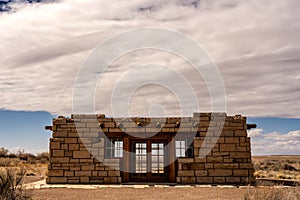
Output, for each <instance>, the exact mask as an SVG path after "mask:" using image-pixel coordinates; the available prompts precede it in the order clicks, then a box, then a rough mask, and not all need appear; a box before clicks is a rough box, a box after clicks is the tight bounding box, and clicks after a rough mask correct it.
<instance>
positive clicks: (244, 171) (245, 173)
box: [233, 169, 249, 176]
mask: <svg viewBox="0 0 300 200" xmlns="http://www.w3.org/2000/svg"><path fill="white" fill-rule="evenodd" d="M248 175H249V173H248V170H247V169H235V170H233V176H248Z"/></svg>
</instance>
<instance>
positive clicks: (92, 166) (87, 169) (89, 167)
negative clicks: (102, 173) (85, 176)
mask: <svg viewBox="0 0 300 200" xmlns="http://www.w3.org/2000/svg"><path fill="white" fill-rule="evenodd" d="M94 169H95V166H94V165H93V164H91V165H82V166H81V170H83V171H91V170H94Z"/></svg>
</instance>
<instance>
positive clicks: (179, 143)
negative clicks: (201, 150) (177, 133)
mask: <svg viewBox="0 0 300 200" xmlns="http://www.w3.org/2000/svg"><path fill="white" fill-rule="evenodd" d="M175 155H176V157H177V158H180V157H183V158H192V157H193V138H178V139H176V140H175Z"/></svg>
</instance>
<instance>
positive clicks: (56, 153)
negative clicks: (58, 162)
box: [52, 150, 64, 157]
mask: <svg viewBox="0 0 300 200" xmlns="http://www.w3.org/2000/svg"><path fill="white" fill-rule="evenodd" d="M52 156H53V157H63V156H64V150H53V151H52Z"/></svg>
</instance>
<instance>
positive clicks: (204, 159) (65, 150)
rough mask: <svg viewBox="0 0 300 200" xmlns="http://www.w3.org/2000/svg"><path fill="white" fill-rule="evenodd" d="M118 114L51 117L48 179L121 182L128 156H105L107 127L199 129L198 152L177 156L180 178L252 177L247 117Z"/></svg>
mask: <svg viewBox="0 0 300 200" xmlns="http://www.w3.org/2000/svg"><path fill="white" fill-rule="evenodd" d="M224 117H225V121H222V119H224ZM120 120H121V119H120ZM120 120H117V119H113V118H106V117H105V116H104V115H72V117H71V118H64V117H59V118H57V119H53V125H52V131H53V134H52V138H51V139H50V164H49V169H48V178H47V183H50V184H54V183H99V184H102V183H103V184H105V183H122V182H123V180H122V177H123V173H122V167H123V162H124V160H122V159H121V158H109V159H108V158H106V157H105V152H104V149H105V148H104V145H105V141H104V138H103V137H101V133H103V132H104V133H108V134H109V133H114V134H116V133H118V134H119V135H121V136H122V135H123V134H126V132H130V133H132V134H134V133H139V134H141V133H142V134H148V133H149V134H150V133H153V132H155V133H157V132H160V133H161V134H164V133H173V134H177V133H179V132H182V133H190V132H195V133H196V134H195V136H194V137H193V139H194V140H193V144H192V145H193V151H194V156H193V157H192V158H179V159H178V160H177V161H176V162H175V163H176V182H177V183H183V184H238V185H244V184H247V183H249V182H250V181H251V180H252V179H253V172H254V170H253V165H252V163H251V149H250V138H249V137H248V136H247V124H246V118H245V117H242V116H240V115H237V116H226V114H224V113H219V114H218V113H217V114H216V113H214V114H212V113H194V116H193V117H183V118H167V119H165V121H166V123H165V124H164V125H163V126H162V127H160V126H158V123H157V122H160V121H161V120H162V119H158V118H152V119H149V118H128V119H125V120H124V119H122V123H121V124H120V123H118V121H120ZM132 120H133V121H135V123H132ZM75 123H76V124H75ZM139 123H143V125H142V126H141V125H140V126H137V124H139ZM223 123H224V124H223ZM179 126H180V128H179ZM220 133H221V134H220ZM219 134H220V135H219ZM90 152H91V153H90ZM91 154H92V155H91ZM104 163H105V164H104Z"/></svg>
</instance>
